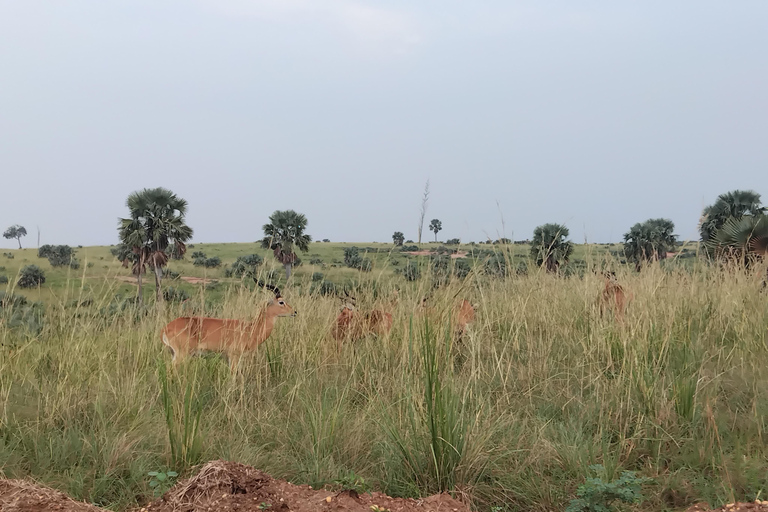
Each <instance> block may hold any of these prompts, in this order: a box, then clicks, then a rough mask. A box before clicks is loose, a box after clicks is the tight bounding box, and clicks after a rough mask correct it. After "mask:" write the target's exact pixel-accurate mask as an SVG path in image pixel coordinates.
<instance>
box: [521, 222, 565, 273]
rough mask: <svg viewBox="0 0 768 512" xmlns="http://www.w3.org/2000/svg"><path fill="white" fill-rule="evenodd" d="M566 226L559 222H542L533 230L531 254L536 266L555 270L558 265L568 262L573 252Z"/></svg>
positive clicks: (550, 270) (557, 268)
mask: <svg viewBox="0 0 768 512" xmlns="http://www.w3.org/2000/svg"><path fill="white" fill-rule="evenodd" d="M568 234H569V231H568V228H567V227H565V226H563V225H561V224H544V225H543V226H539V227H537V228H536V229H535V230H534V231H533V241H532V242H531V244H532V245H531V256H533V258H534V259H535V260H536V264H537V265H538V266H540V267H541V266H543V267H545V268H546V269H547V271H548V272H557V271H558V270H559V269H560V265H561V264H563V263H568V259H569V258H570V257H571V254H572V253H573V243H572V242H571V241H570V240H567V238H568Z"/></svg>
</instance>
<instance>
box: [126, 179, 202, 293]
mask: <svg viewBox="0 0 768 512" xmlns="http://www.w3.org/2000/svg"><path fill="white" fill-rule="evenodd" d="M126 205H127V206H128V210H129V217H128V218H126V219H119V234H120V241H121V243H123V244H125V245H126V246H128V247H130V248H131V251H132V252H133V253H134V258H132V261H131V263H132V266H133V273H134V275H136V279H137V282H138V285H139V286H138V294H139V295H138V296H139V301H141V300H142V293H141V290H142V287H141V285H142V282H141V278H142V275H143V274H144V272H145V270H146V267H147V266H149V268H150V269H152V270H153V271H154V274H155V289H156V296H157V301H158V302H159V301H161V300H162V297H163V296H162V293H161V289H160V284H161V281H162V279H163V267H164V266H165V265H166V264H167V263H168V252H167V251H168V247H169V245H171V244H173V245H174V246H176V247H175V248H174V251H175V253H176V254H178V255H181V256H183V255H184V253H185V252H186V243H187V242H188V241H189V239H190V238H192V228H190V227H189V226H187V225H186V223H185V216H186V214H187V201H186V200H184V199H182V198H180V197H178V196H177V195H176V194H174V193H173V192H171V191H170V190H168V189H165V188H162V187H158V188H152V189H147V188H145V189H143V190H141V191H137V192H133V193H131V194H130V195H129V196H128V199H127V200H126Z"/></svg>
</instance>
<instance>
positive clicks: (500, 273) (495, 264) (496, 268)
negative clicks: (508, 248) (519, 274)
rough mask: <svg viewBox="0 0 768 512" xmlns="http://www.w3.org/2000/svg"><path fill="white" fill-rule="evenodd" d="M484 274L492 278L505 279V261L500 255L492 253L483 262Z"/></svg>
mask: <svg viewBox="0 0 768 512" xmlns="http://www.w3.org/2000/svg"><path fill="white" fill-rule="evenodd" d="M485 273H486V274H488V275H489V276H493V277H502V278H503V277H507V275H508V273H507V259H506V258H505V257H504V255H503V254H501V253H493V254H492V255H491V257H490V258H488V259H487V260H486V262H485Z"/></svg>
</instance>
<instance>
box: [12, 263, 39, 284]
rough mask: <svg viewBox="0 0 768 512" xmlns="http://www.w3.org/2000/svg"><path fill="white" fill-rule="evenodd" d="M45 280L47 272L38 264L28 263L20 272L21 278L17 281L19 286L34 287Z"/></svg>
mask: <svg viewBox="0 0 768 512" xmlns="http://www.w3.org/2000/svg"><path fill="white" fill-rule="evenodd" d="M44 282H45V272H43V269H41V268H40V267H38V266H37V265H27V266H26V267H24V268H22V269H21V271H20V272H19V280H18V282H17V283H16V284H17V285H18V286H19V288H34V287H35V286H40V285H41V284H43V283H44Z"/></svg>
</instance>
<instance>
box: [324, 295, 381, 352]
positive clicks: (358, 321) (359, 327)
mask: <svg viewBox="0 0 768 512" xmlns="http://www.w3.org/2000/svg"><path fill="white" fill-rule="evenodd" d="M345 294H346V296H347V299H349V301H350V303H347V304H345V305H344V306H343V307H342V308H341V313H339V316H338V317H336V322H335V323H334V324H333V327H332V328H331V336H332V337H333V339H335V340H336V341H338V342H339V349H341V342H342V340H344V339H350V340H353V341H354V340H358V339H360V338H364V337H365V336H367V335H368V334H378V335H385V334H387V333H388V332H389V331H390V330H391V329H392V323H393V321H392V314H391V313H387V312H386V311H382V310H379V309H374V310H372V311H367V312H362V311H357V310H356V309H355V307H354V302H355V298H354V297H352V296H350V295H349V293H347V292H345Z"/></svg>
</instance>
